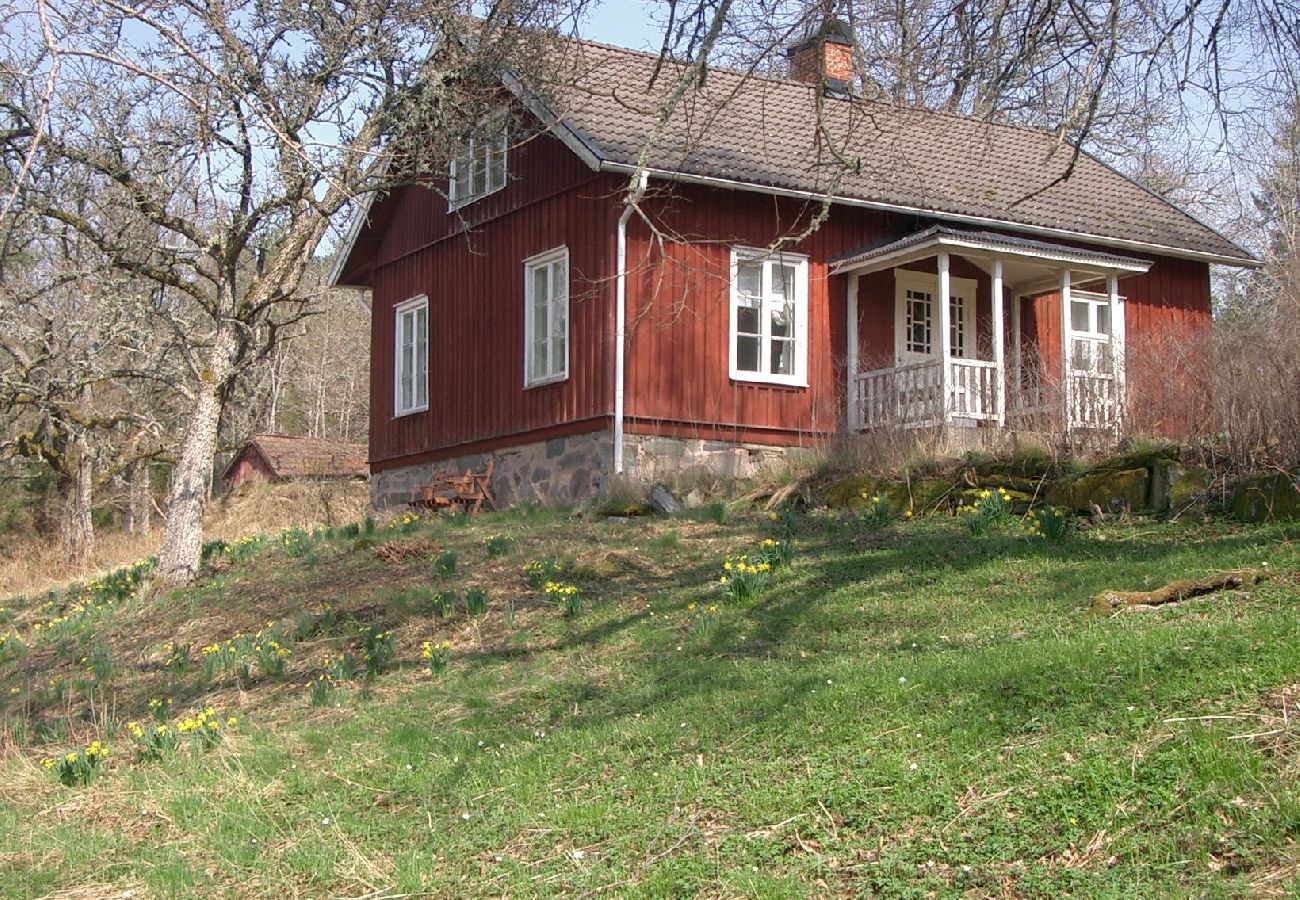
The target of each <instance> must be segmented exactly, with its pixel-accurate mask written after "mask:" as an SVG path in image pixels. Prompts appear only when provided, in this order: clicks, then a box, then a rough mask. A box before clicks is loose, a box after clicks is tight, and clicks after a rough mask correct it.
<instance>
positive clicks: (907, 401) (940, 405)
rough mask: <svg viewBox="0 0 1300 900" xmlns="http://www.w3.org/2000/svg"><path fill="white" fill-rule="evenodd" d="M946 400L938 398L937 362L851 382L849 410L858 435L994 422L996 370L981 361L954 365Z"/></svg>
mask: <svg viewBox="0 0 1300 900" xmlns="http://www.w3.org/2000/svg"><path fill="white" fill-rule="evenodd" d="M949 371H950V372H951V373H952V375H951V378H952V380H951V383H950V384H949V385H948V396H947V398H946V402H945V398H944V397H943V396H942V391H941V384H942V377H941V376H942V372H941V369H940V364H939V362H938V360H934V361H926V362H919V363H910V364H908V365H905V366H893V367H891V368H888V369H877V370H876V371H874V372H864V373H862V374H860V375H858V376H857V378H856V379H855V382H854V387H855V390H854V394H855V396H854V397H853V398H852V404H853V405H852V407H851V409H852V410H853V411H854V413H855V415H854V425H855V427H856V428H858V429H870V428H881V427H888V426H894V427H909V428H917V427H922V426H927V425H938V424H939V423H941V422H944V421H950V420H953V419H968V420H970V419H973V420H980V421H996V420H997V418H998V402H997V397H998V395H997V391H998V366H997V363H994V362H988V361H986V360H980V359H954V360H952V365H951V368H950V369H949Z"/></svg>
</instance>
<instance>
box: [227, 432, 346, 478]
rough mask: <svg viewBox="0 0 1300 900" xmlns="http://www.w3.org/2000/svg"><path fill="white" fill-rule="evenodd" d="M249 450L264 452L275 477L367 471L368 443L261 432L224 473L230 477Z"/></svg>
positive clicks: (247, 442)
mask: <svg viewBox="0 0 1300 900" xmlns="http://www.w3.org/2000/svg"><path fill="white" fill-rule="evenodd" d="M250 452H256V453H257V454H258V455H259V456H261V457H262V459H263V460H265V461H266V464H267V466H269V467H270V469H271V474H272V475H273V476H274V477H276V478H286V479H293V478H353V477H364V476H365V475H366V474H367V472H368V464H367V459H366V457H367V453H366V445H365V444H351V443H348V442H346V441H336V440H329V439H327V438H307V437H290V436H289V435H284V434H259V435H254V436H253V437H251V438H249V439H248V440H247V441H246V442H245V443H244V446H243V447H241V448H240V450H239V452H238V453H237V454H235V458H234V459H233V460H231V461H230V465H229V466H227V467H226V471H225V473H224V474H223V476H222V477H223V478H228V477H229V476H230V473H231V470H232V469H233V468H234V467H235V464H236V463H238V462H239V460H240V459H242V458H243V457H244V456H245V455H247V454H248V453H250Z"/></svg>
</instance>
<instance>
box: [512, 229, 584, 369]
mask: <svg viewBox="0 0 1300 900" xmlns="http://www.w3.org/2000/svg"><path fill="white" fill-rule="evenodd" d="M560 260H564V365H563V366H562V367H561V368H560V369H559V370H558V371H555V372H551V373H550V374H549V375H546V376H545V377H542V378H533V270H535V269H537V268H539V267H542V266H545V267H546V268H547V270H548V271H549V270H550V267H551V266H552V265H553V264H554V263H556V262H559V261H560ZM572 281H573V277H572V275H571V274H570V272H569V248H568V245H565V244H561V245H560V246H559V247H555V248H553V249H551V250H547V251H546V252H544V253H538V254H537V255H535V256H530V257H528V258H527V259H526V260H524V387H525V388H534V387H541V386H542V385H545V384H555V383H556V382H557V381H566V380H568V377H569V354H570V346H569V343H570V335H571V334H572V333H573V329H572V328H570V327H569V312H570V310H569V285H570V284H571V283H572ZM547 283H548V284H549V285H550V290H551V296H550V297H547V299H546V305H547V311H546V324H547V327H548V328H549V327H550V325H551V316H552V314H553V308H554V306H555V293H554V292H555V284H554V282H551V281H550V280H549V278H548V282H547ZM546 340H547V344H548V345H549V344H550V341H551V336H550V335H549V334H548V335H547V337H546ZM548 352H549V351H548Z"/></svg>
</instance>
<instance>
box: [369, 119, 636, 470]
mask: <svg viewBox="0 0 1300 900" xmlns="http://www.w3.org/2000/svg"><path fill="white" fill-rule="evenodd" d="M508 168H509V170H510V182H509V183H508V185H507V186H506V187H505V188H504V189H503V190H501V191H499V192H497V193H495V194H492V195H489V196H487V197H485V198H483V199H481V200H478V201H476V202H474V203H472V204H470V205H469V206H466V207H463V208H462V209H461V210H459V211H457V212H456V213H448V211H447V204H446V202H445V201H444V200H443V199H442V198H441V197H439V196H437V195H436V194H434V193H433V192H431V191H427V190H423V189H420V188H408V189H405V190H403V191H400V192H398V193H397V194H395V195H393V196H392V197H390V198H388V200H387V201H386V203H385V204H384V208H383V209H382V210H376V213H375V216H374V220H375V222H376V230H377V232H378V233H379V234H381V235H382V239H381V241H380V242H379V245H378V251H377V253H376V259H375V267H374V272H373V275H372V276H371V277H372V279H373V280H372V285H373V289H374V300H373V308H372V313H371V364H372V372H373V374H372V377H371V379H370V385H371V388H370V390H371V395H370V408H371V429H370V459H371V462H372V468H374V469H383V468H390V467H393V466H400V465H409V464H412V463H415V462H420V461H424V460H429V459H438V458H446V457H451V456H457V455H462V454H466V453H473V452H478V451H480V450H487V449H493V448H496V447H501V446H508V445H511V444H517V443H525V442H528V441H534V440H541V439H543V438H546V437H551V436H555V435H558V434H565V433H576V432H581V431H591V430H597V429H602V428H606V427H607V419H606V417H607V416H608V413H609V409H610V406H611V404H612V390H611V388H610V380H609V372H610V371H611V369H612V367H613V359H612V357H611V355H610V354H611V341H612V335H613V295H614V289H613V283H612V281H611V280H610V278H609V277H608V275H607V273H608V272H609V271H610V270H611V268H612V264H611V260H612V258H613V251H614V226H615V222H616V221H617V214H618V204H617V202H616V196H615V195H616V194H617V191H618V188H619V187H620V185H621V183H622V182H621V180H620V179H615V178H613V177H611V176H602V175H597V174H595V173H593V172H592V171H591V170H590V169H588V168H587V167H586V166H584V165H583V164H582V163H581V162H580V161H579V160H578V159H577V158H576V157H574V156H573V154H571V153H570V152H569V151H568V150H567V149H565V148H564V147H563V145H561V144H560V143H559V142H558V141H557V140H555V139H554V138H552V137H550V136H547V135H543V136H541V137H538V138H536V139H535V140H533V141H531V142H530V143H528V144H526V145H524V146H521V147H515V148H512V149H511V151H510V156H509V163H508ZM381 222H382V225H380V224H379V223H381ZM561 245H567V246H568V248H569V268H570V273H571V276H570V309H569V319H570V342H569V377H568V379H567V380H566V381H563V382H559V383H556V384H550V385H545V386H541V387H535V388H527V389H526V388H525V387H524V368H523V367H524V268H523V260H525V259H527V258H528V257H531V256H534V255H536V254H538V253H542V252H544V251H547V250H551V249H554V248H556V247H559V246H561ZM419 294H425V295H427V296H428V298H429V409H428V411H427V412H421V413H415V414H412V415H407V416H402V417H399V418H394V417H393V415H392V411H393V374H392V373H393V369H394V327H395V318H394V313H393V309H394V307H395V306H396V305H397V304H399V303H401V302H403V301H405V300H407V299H409V298H411V297H414V296H417V295H419Z"/></svg>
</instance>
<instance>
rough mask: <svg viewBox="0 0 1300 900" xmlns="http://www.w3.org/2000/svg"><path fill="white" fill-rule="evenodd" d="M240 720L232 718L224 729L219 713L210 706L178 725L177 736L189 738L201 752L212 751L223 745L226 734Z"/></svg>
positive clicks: (182, 720)
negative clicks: (222, 741)
mask: <svg viewBox="0 0 1300 900" xmlns="http://www.w3.org/2000/svg"><path fill="white" fill-rule="evenodd" d="M238 724H239V720H238V719H236V718H235V717H234V716H230V717H228V718H227V719H226V720H225V725H224V728H223V726H222V722H221V717H220V716H218V715H217V711H216V710H215V709H214V708H212V707H211V706H209V707H208V708H207V709H205V710H203V711H202V712H197V713H194V714H193V715H189V716H186V717H185V718H183V719H181V720H180V721H179V722H177V723H176V732H177V734H180V735H184V736H185V737H187V738H189V739H190V740H191V741H192V742H193V743H194V746H195V747H197V748H198V749H200V750H210V749H212V748H213V747H215V746H217V744H220V743H221V740H222V738H223V737H224V736H225V735H224V732H225V731H228V730H229V729H232V728H234V727H235V726H236V725H238Z"/></svg>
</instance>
